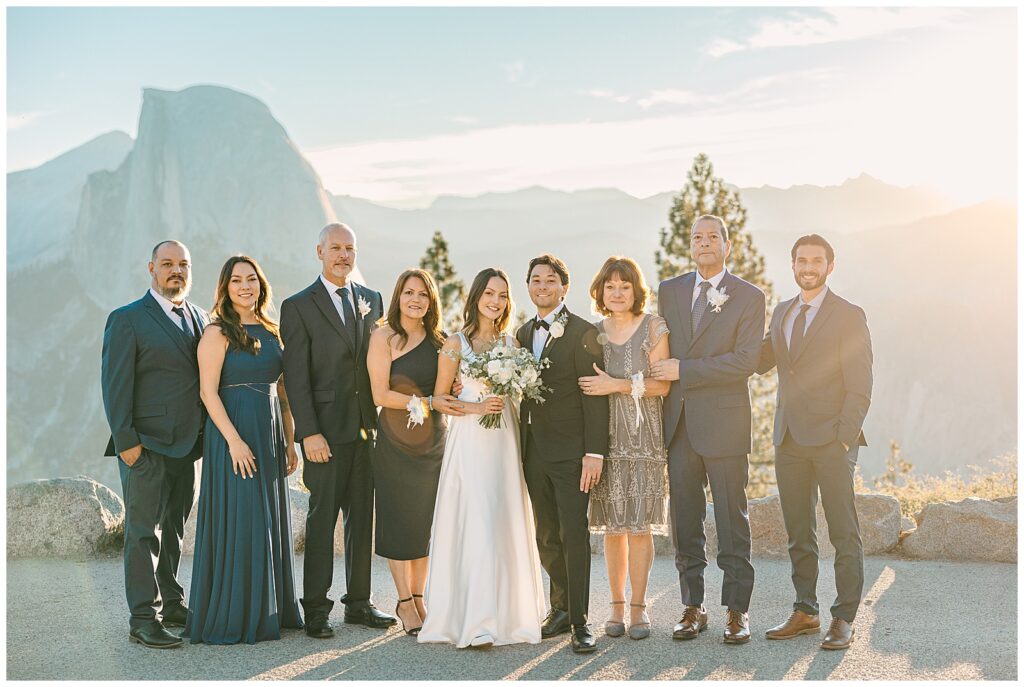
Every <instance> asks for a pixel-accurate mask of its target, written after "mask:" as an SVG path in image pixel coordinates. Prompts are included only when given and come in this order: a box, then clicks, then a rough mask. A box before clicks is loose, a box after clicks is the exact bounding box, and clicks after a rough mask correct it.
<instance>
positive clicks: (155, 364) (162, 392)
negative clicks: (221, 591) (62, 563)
mask: <svg viewBox="0 0 1024 687" xmlns="http://www.w3.org/2000/svg"><path fill="white" fill-rule="evenodd" d="M191 269H192V261H191V257H190V256H189V252H188V248H186V247H185V245H184V244H183V243H180V242H179V241H161V242H160V243H158V244H157V245H156V247H155V248H153V254H152V256H151V259H150V262H149V273H150V274H151V275H152V283H151V285H150V289H149V291H147V292H146V293H145V295H143V296H142V298H140V299H139V300H137V301H134V302H132V303H129V304H128V305H125V306H123V307H121V308H118V309H117V310H115V311H114V312H112V313H111V314H110V317H108V318H107V325H106V329H105V330H104V332H103V358H102V387H103V407H104V410H105V411H106V415H107V422H108V423H109V425H110V432H111V436H110V441H109V443H108V444H107V450H106V455H108V456H118V459H119V460H118V467H119V468H120V472H121V488H122V491H123V493H124V505H125V528H124V529H125V533H124V535H125V536H124V585H125V596H126V597H127V599H128V608H129V610H130V612H131V618H130V620H129V623H128V624H129V632H128V638H129V639H130V640H131V641H133V642H138V643H140V644H142V645H144V646H148V647H151V648H156V649H168V648H172V647H175V646H180V645H181V643H182V640H181V638H180V637H176V636H175V635H172V634H171V633H170V632H168V631H167V630H166V628H165V626H168V627H184V625H185V618H186V616H187V613H188V609H187V608H186V607H185V603H184V598H185V595H184V591H183V590H182V587H181V585H180V584H179V583H178V580H177V573H178V562H179V560H180V558H181V538H182V535H183V534H184V531H185V518H187V517H188V513H189V511H190V510H191V508H192V499H193V495H194V493H195V483H196V474H195V461H196V459H198V458H199V457H200V456H201V454H202V445H203V442H202V425H203V421H204V419H205V414H204V409H203V405H202V402H201V401H200V400H199V366H198V363H197V360H196V345H197V343H198V341H199V337H200V336H201V335H202V333H203V328H204V327H206V325H207V324H208V323H209V321H210V318H209V315H207V314H206V311H204V310H203V309H202V308H199V307H197V306H196V305H194V304H192V303H190V302H189V301H187V300H185V297H186V296H188V292H189V289H190V288H191V287H192V277H191ZM158 608H159V611H158Z"/></svg>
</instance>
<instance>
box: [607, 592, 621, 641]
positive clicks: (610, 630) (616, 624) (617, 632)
mask: <svg viewBox="0 0 1024 687" xmlns="http://www.w3.org/2000/svg"><path fill="white" fill-rule="evenodd" d="M625 603H626V602H625V601H612V602H611V603H610V604H608V605H609V606H617V605H619V604H625ZM604 633H605V635H606V636H608V637H621V636H622V635H624V634H626V624H625V623H624V622H622V621H621V620H606V621H604Z"/></svg>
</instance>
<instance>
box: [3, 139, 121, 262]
mask: <svg viewBox="0 0 1024 687" xmlns="http://www.w3.org/2000/svg"><path fill="white" fill-rule="evenodd" d="M131 147H132V138H131V136H129V135H128V134H126V133H124V132H123V131H111V132H109V133H106V134H103V135H101V136H97V137H96V138H94V139H92V140H90V141H88V142H86V143H83V144H82V145H80V146H78V147H77V148H73V149H72V150H69V151H68V152H66V153H64V154H63V155H60V156H58V157H56V158H54V159H52V160H50V161H49V162H47V163H45V164H42V165H40V166H38V167H34V168H32V169H26V170H22V171H19V172H12V173H11V174H8V175H7V266H8V269H19V268H22V267H25V266H28V265H35V266H37V267H38V266H41V265H42V264H45V263H46V262H48V261H49V260H50V259H52V258H53V255H50V256H49V258H48V256H47V253H52V252H53V251H52V249H53V247H54V246H55V245H60V244H61V243H62V242H63V241H66V240H67V239H68V238H69V237H70V235H71V231H72V229H73V228H74V223H75V219H76V218H77V216H78V206H79V201H80V200H81V195H82V189H83V187H84V186H85V182H86V179H87V178H88V176H89V175H90V174H92V173H93V172H97V171H101V170H111V169H116V168H117V167H118V166H119V165H120V164H121V163H122V162H123V161H124V159H125V157H126V156H127V155H128V152H129V151H130V150H131Z"/></svg>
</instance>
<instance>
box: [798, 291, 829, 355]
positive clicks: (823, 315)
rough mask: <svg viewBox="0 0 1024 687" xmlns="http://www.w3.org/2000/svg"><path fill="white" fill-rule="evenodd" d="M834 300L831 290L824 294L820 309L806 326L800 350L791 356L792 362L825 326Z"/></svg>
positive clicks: (804, 351)
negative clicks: (794, 355) (809, 324)
mask: <svg viewBox="0 0 1024 687" xmlns="http://www.w3.org/2000/svg"><path fill="white" fill-rule="evenodd" d="M835 307H836V301H835V297H834V296H833V295H832V290H831V289H829V292H828V293H827V294H826V295H825V301H824V302H823V303H822V304H821V310H819V311H818V314H817V315H815V316H814V320H813V321H812V322H811V326H810V327H808V328H807V333H806V334H804V342H803V344H802V345H801V346H800V350H799V351H797V354H796V357H795V358H793V363H796V361H797V360H799V359H800V358H801V357H803V354H804V353H806V352H807V347H808V346H810V345H811V341H813V340H814V336H815V334H817V333H818V332H819V331H821V329H822V327H824V326H825V321H826V320H828V318H829V317H831V316H832V312H833V311H834V310H835Z"/></svg>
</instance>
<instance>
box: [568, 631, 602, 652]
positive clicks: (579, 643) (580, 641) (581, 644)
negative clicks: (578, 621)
mask: <svg viewBox="0 0 1024 687" xmlns="http://www.w3.org/2000/svg"><path fill="white" fill-rule="evenodd" d="M596 650H597V639H595V638H594V633H593V632H591V631H590V625H573V626H572V651H573V653H574V654H589V653H590V652H592V651H596Z"/></svg>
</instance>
